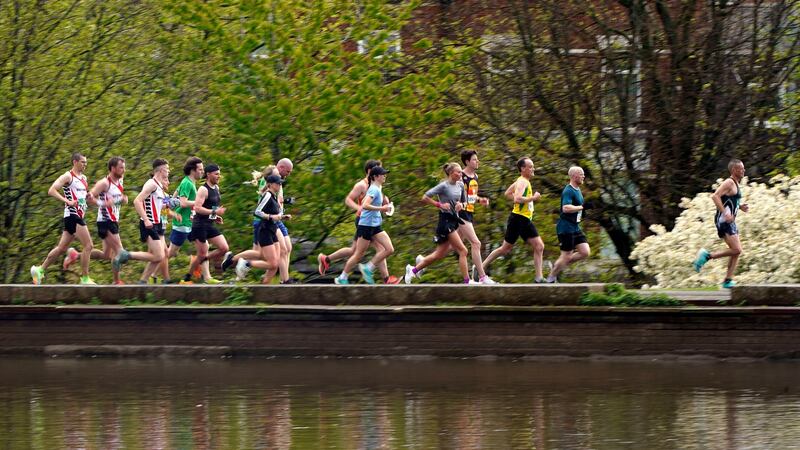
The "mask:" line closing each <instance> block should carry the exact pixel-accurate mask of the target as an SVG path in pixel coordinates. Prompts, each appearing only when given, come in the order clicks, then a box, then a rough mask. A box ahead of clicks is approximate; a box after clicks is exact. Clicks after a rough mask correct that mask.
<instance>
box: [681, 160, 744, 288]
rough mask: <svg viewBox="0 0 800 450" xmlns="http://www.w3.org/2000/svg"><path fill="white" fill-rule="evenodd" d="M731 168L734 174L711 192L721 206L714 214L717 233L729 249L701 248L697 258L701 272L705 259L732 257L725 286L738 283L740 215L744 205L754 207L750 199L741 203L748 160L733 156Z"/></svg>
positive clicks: (730, 170)
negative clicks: (744, 161)
mask: <svg viewBox="0 0 800 450" xmlns="http://www.w3.org/2000/svg"><path fill="white" fill-rule="evenodd" d="M728 171H729V172H730V174H731V176H730V178H728V179H727V180H725V181H723V182H722V184H721V185H720V186H719V187H718V188H717V190H716V191H714V193H713V194H712V195H711V200H712V201H713V202H714V205H715V206H716V207H717V211H716V213H715V214H714V225H715V226H716V227H717V236H719V237H720V238H721V239H722V240H724V241H725V244H727V245H728V249H727V250H720V251H718V252H714V253H710V252H709V251H708V250H706V249H704V248H701V249H700V251H699V252H698V254H697V259H695V261H694V270H695V271H697V272H700V269H702V268H703V266H704V265H705V263H707V262H708V261H709V260H710V259H717V258H726V257H727V258H730V259H728V272H727V273H726V275H725V280H724V281H723V282H722V287H723V288H726V289H730V288H732V287H734V286H735V285H736V282H734V281H733V273H734V272H735V271H736V265H737V264H738V263H739V255H741V254H742V243H741V242H740V241H739V229H738V228H737V227H736V215H737V213H738V212H739V210H740V209H741V210H742V211H744V212H748V211H749V210H750V207H749V206H748V205H747V203H741V200H742V190H741V188H740V187H739V184H740V183H741V182H742V178H744V163H743V162H742V161H741V160H739V159H732V160H731V161H730V162H729V163H728Z"/></svg>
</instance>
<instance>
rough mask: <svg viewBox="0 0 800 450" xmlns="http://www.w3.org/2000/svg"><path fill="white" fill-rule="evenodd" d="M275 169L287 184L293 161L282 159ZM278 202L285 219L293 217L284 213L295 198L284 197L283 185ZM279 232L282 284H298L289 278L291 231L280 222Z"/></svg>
mask: <svg viewBox="0 0 800 450" xmlns="http://www.w3.org/2000/svg"><path fill="white" fill-rule="evenodd" d="M275 168H276V169H278V175H280V177H281V179H283V183H286V177H288V176H289V174H291V173H292V169H293V168H294V165H293V164H292V160H291V159H289V158H282V159H281V160H280V161H278V163H277V164H276V165H275ZM278 202H279V203H280V205H281V214H282V215H284V217H287V219H288V218H289V217H291V216H290V215H289V214H283V213H284V210H285V209H284V206H285V204H287V203H288V204H292V203H293V202H294V199H293V198H291V197H290V198H286V197H284V196H283V185H281V190H280V192H279V193H278ZM277 225H278V230H279V231H280V233H279V234H278V243H279V244H280V249H281V259H280V279H281V284H293V283H296V282H297V280H295V279H294V278H289V260H290V258H291V255H292V238H291V236H289V230H288V229H287V228H286V225H284V223H283V221H282V220H279V221H278V223H277Z"/></svg>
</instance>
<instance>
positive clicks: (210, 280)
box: [203, 277, 222, 284]
mask: <svg viewBox="0 0 800 450" xmlns="http://www.w3.org/2000/svg"><path fill="white" fill-rule="evenodd" d="M203 283H205V284H221V283H222V281H221V280H218V279H216V278H214V277H208V278H206V279H204V280H203Z"/></svg>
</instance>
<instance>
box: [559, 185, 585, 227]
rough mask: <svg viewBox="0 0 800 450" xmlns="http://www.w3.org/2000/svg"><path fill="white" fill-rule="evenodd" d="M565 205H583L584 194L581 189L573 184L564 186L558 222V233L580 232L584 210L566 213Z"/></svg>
mask: <svg viewBox="0 0 800 450" xmlns="http://www.w3.org/2000/svg"><path fill="white" fill-rule="evenodd" d="M564 205H572V206H582V205H583V194H581V190H580V189H575V188H574V187H572V185H571V184H568V185H566V186H565V187H564V190H563V191H562V192H561V215H560V216H559V218H558V223H557V224H556V233H557V234H568V233H580V232H581V225H580V224H581V217H582V216H583V211H578V212H574V213H565V212H564Z"/></svg>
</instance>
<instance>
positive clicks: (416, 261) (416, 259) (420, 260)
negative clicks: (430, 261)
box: [414, 255, 425, 277]
mask: <svg viewBox="0 0 800 450" xmlns="http://www.w3.org/2000/svg"><path fill="white" fill-rule="evenodd" d="M423 259H425V257H424V256H422V255H417V257H416V258H414V265H415V266H418V265H419V263H421V262H422V260H423ZM423 273H425V269H421V270H420V271H419V272H417V276H418V277H421V276H422V274H423Z"/></svg>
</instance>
